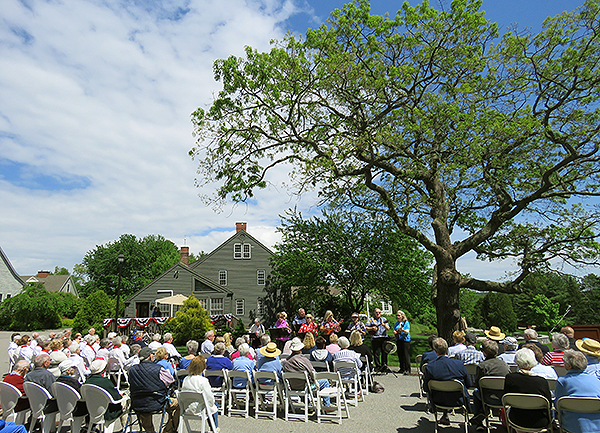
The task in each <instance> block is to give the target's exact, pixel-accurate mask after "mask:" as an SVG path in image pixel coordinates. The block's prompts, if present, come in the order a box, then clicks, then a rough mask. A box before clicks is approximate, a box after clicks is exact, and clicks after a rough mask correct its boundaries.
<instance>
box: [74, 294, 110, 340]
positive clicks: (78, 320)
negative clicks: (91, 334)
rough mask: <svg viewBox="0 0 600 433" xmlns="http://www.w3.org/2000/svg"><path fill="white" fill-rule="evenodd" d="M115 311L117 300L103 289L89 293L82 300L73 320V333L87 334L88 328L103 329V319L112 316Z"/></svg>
mask: <svg viewBox="0 0 600 433" xmlns="http://www.w3.org/2000/svg"><path fill="white" fill-rule="evenodd" d="M114 312H115V301H113V300H112V299H110V298H109V297H108V295H107V294H106V293H104V292H103V291H102V290H98V291H96V292H94V293H92V294H91V295H89V296H88V297H87V298H85V300H84V301H83V302H82V305H81V308H80V309H79V311H78V312H77V314H76V315H75V319H74V320H73V334H75V333H76V332H81V333H82V334H86V333H87V331H88V329H90V328H95V329H102V321H103V320H104V319H105V318H107V317H112V315H113V314H114Z"/></svg>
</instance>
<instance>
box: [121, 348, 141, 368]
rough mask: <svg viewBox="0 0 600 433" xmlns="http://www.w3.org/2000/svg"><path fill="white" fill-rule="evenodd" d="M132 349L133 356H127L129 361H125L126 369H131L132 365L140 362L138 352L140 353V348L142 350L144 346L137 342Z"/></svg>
mask: <svg viewBox="0 0 600 433" xmlns="http://www.w3.org/2000/svg"><path fill="white" fill-rule="evenodd" d="M130 350H131V352H130V353H131V356H130V357H129V358H127V361H125V365H124V367H125V370H126V371H129V369H130V368H131V366H132V365H137V364H139V363H140V358H139V356H138V354H139V353H140V350H142V347H141V346H140V345H139V344H137V343H135V344H132V345H131V347H130Z"/></svg>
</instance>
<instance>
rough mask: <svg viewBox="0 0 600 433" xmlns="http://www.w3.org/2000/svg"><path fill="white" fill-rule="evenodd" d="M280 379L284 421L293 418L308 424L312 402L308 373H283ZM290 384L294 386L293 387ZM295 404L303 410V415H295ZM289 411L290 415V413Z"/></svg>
mask: <svg viewBox="0 0 600 433" xmlns="http://www.w3.org/2000/svg"><path fill="white" fill-rule="evenodd" d="M282 377H283V389H284V400H285V420H286V421H288V420H289V419H290V418H293V419H301V420H304V422H308V412H309V408H310V406H311V405H312V400H313V398H312V391H311V382H310V380H309V379H308V373H307V372H306V371H301V372H286V371H284V372H283V373H282ZM290 381H292V382H290ZM292 384H293V385H294V386H293V387H292ZM295 404H297V405H300V406H301V407H302V408H304V414H296V410H295V406H294V405H295ZM290 409H291V412H292V413H290Z"/></svg>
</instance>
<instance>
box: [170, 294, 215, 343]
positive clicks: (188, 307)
mask: <svg viewBox="0 0 600 433" xmlns="http://www.w3.org/2000/svg"><path fill="white" fill-rule="evenodd" d="M214 329H215V328H214V326H213V324H212V323H211V322H210V316H209V315H208V312H207V311H206V310H205V309H204V308H202V306H201V305H200V302H199V301H198V300H197V299H196V298H195V297H194V296H190V297H189V298H187V299H186V300H185V301H183V308H181V309H180V310H179V311H177V313H175V317H174V318H173V319H171V320H170V321H169V322H168V323H167V324H166V325H165V331H168V332H171V333H172V334H173V339H174V340H175V344H176V345H182V344H185V343H186V342H187V341H188V340H196V341H202V340H204V333H205V332H206V331H209V330H214Z"/></svg>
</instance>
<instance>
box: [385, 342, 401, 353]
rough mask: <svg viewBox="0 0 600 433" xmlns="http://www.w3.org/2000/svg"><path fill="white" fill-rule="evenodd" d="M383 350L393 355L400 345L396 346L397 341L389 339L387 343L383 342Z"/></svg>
mask: <svg viewBox="0 0 600 433" xmlns="http://www.w3.org/2000/svg"><path fill="white" fill-rule="evenodd" d="M383 350H384V351H385V353H387V354H388V355H393V354H394V353H396V351H397V350H398V347H397V346H396V343H394V342H393V341H390V340H388V341H386V342H385V343H383Z"/></svg>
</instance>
